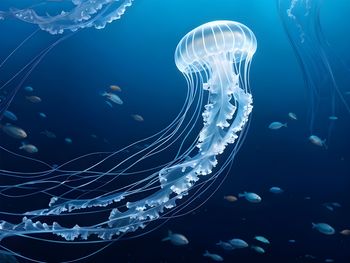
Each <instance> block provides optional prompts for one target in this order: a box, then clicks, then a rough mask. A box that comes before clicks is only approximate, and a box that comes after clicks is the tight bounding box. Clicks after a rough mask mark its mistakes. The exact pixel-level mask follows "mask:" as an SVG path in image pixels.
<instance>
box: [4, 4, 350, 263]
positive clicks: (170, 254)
mask: <svg viewBox="0 0 350 263" xmlns="http://www.w3.org/2000/svg"><path fill="white" fill-rule="evenodd" d="M5 2H6V1H5ZM324 2H325V3H324V6H323V9H322V12H321V21H322V25H323V27H324V30H325V33H326V35H327V37H328V39H329V42H330V43H331V45H332V46H333V47H334V48H335V51H336V53H337V54H338V55H339V56H341V57H342V59H343V60H344V61H347V62H348V63H350V53H349V52H348V46H349V44H350V36H349V32H350V24H349V23H348V22H347V21H348V17H349V15H350V11H349V10H350V2H349V1H347V0H338V1H330V0H328V1H324ZM7 4H8V3H7ZM1 5H2V3H0V7H2V6H1ZM4 5H5V6H7V5H6V3H5V4H4ZM0 9H2V8H0ZM219 19H220V20H221V19H227V20H236V21H239V22H241V23H243V24H245V25H247V26H248V27H249V28H251V29H252V31H253V32H254V33H255V35H256V38H257V40H258V50H257V53H256V54H255V56H254V59H253V63H252V68H251V86H252V92H253V97H254V113H253V116H252V123H251V127H250V130H249V134H248V137H247V140H246V141H245V143H244V145H243V147H242V149H241V151H240V152H239V154H238V156H237V157H236V159H235V161H234V164H233V167H232V170H231V171H230V176H229V177H228V179H227V180H226V181H225V183H224V185H223V186H222V187H221V188H220V189H219V191H218V192H217V193H216V194H215V195H214V196H213V197H212V198H211V199H210V200H209V201H208V202H207V203H206V204H205V205H204V206H203V207H201V208H200V209H199V210H198V211H197V212H196V213H195V214H191V215H188V216H185V217H182V218H178V219H174V220H172V221H170V222H168V224H167V225H166V226H164V227H162V228H160V229H159V230H157V231H155V232H154V233H152V234H150V235H148V236H145V237H140V238H138V239H135V240H131V241H125V242H124V241H123V242H118V243H115V244H113V245H112V246H111V247H110V248H108V249H106V250H105V251H104V252H102V253H100V254H98V255H96V256H94V257H93V258H91V259H90V262H207V261H208V259H206V258H203V257H202V253H203V252H204V250H206V249H208V250H209V251H211V252H216V253H219V254H221V255H223V256H224V258H225V261H226V262H230V261H232V262H307V259H304V258H300V257H303V256H304V255H305V254H312V255H314V256H316V257H317V259H316V260H314V262H323V261H324V259H325V258H333V259H335V260H336V262H348V261H349V260H350V252H349V251H350V250H349V248H350V240H349V237H344V236H341V235H339V234H336V235H334V236H330V237H328V236H324V235H322V234H320V233H318V232H316V231H314V230H312V229H311V222H327V223H329V224H331V225H332V226H334V227H335V229H336V231H337V232H339V231H340V230H342V229H344V228H350V213H349V209H350V191H349V188H350V177H349V176H350V172H349V171H350V169H349V168H350V162H349V160H350V152H349V146H350V143H349V142H350V140H349V128H350V125H349V116H348V115H347V114H346V112H345V111H344V110H343V108H342V107H341V105H339V107H338V115H337V116H338V117H339V120H338V121H337V125H336V127H335V129H334V131H333V136H332V139H331V141H330V142H328V144H329V149H328V150H325V149H322V148H318V147H316V146H314V145H312V144H310V143H309V142H308V140H307V137H308V136H309V135H310V134H308V122H307V109H308V103H309V98H308V96H307V94H308V93H307V91H306V90H305V87H304V85H303V81H302V76H301V71H300V69H299V65H298V64H297V61H296V59H295V56H294V53H293V50H292V49H291V47H290V44H289V42H288V39H287V37H286V35H285V33H284V31H283V28H282V25H281V22H280V20H279V16H278V12H277V8H276V1H274V0H263V1H262V0H235V1H232V0H215V1H209V0H208V1H207V0H200V1H199V0H191V1H190V0H176V1H170V0H168V1H164V0H150V1H145V0H135V3H134V6H132V7H131V8H129V9H128V11H127V13H126V14H125V16H123V18H122V19H121V20H119V21H116V22H114V23H112V24H110V25H108V26H107V27H106V28H105V29H103V30H95V29H87V30H82V31H80V32H79V33H77V34H75V35H73V36H72V37H71V38H69V39H68V40H66V41H65V42H63V43H62V44H60V45H59V46H58V47H56V48H55V49H54V50H53V51H52V52H51V53H50V54H49V55H48V56H47V57H46V58H45V59H44V60H43V61H42V63H41V64H40V65H39V67H38V68H37V69H36V70H35V71H34V72H33V74H32V75H31V76H30V78H29V79H28V81H27V82H26V84H27V85H31V86H33V87H34V89H35V94H36V95H39V96H40V97H41V98H43V102H42V103H41V104H38V105H32V104H30V103H29V102H28V101H26V100H25V99H24V97H25V95H26V93H25V92H24V91H23V90H22V91H20V92H19V94H18V96H17V97H16V99H15V101H14V103H13V105H12V106H11V108H10V109H11V110H12V111H14V112H16V113H17V115H18V117H19V122H18V123H17V124H18V125H19V126H21V127H23V128H25V129H26V130H27V131H28V133H29V140H30V142H32V143H34V144H35V145H37V146H38V147H39V153H38V154H37V156H36V157H38V158H41V159H43V160H46V161H48V162H50V163H60V162H63V161H66V160H69V159H71V158H73V157H75V156H77V155H80V154H83V153H88V152H92V151H98V150H114V149H117V148H119V147H120V146H123V145H127V144H128V143H130V142H133V141H135V140H136V139H140V138H143V137H145V136H148V135H151V134H153V133H154V132H156V131H158V130H160V129H161V128H163V127H165V126H166V125H167V124H168V123H170V122H171V120H172V119H173V118H174V117H175V116H176V114H177V113H178V111H179V110H180V107H181V105H182V103H183V100H184V98H185V93H186V87H185V85H186V83H185V80H184V78H183V77H182V75H181V74H180V73H179V72H178V70H177V69H176V66H175V64H174V59H173V54H174V50H175V47H176V45H177V43H178V41H179V40H180V39H181V38H182V36H183V35H184V34H186V33H187V32H188V31H189V30H191V29H193V28H194V27H196V26H198V25H200V24H202V23H205V22H208V21H212V20H219ZM33 30H35V26H32V25H27V24H24V23H21V22H17V21H12V20H9V21H2V22H1V23H0V41H1V42H0V58H1V59H2V58H4V57H5V56H6V55H7V54H9V52H10V51H11V50H12V49H13V48H14V47H15V46H16V45H18V43H19V42H20V41H21V40H22V39H24V37H25V36H27V35H28V34H29V33H30V32H32V31H33ZM54 39H55V37H52V36H48V35H47V34H46V33H45V32H40V33H39V34H38V35H37V36H36V37H35V38H34V39H33V40H32V41H31V42H30V44H29V45H28V46H26V47H24V49H23V50H22V51H21V52H20V53H19V55H18V56H15V57H14V60H13V61H10V62H9V64H8V65H7V68H4V69H3V72H1V71H0V73H2V74H3V76H5V75H6V74H8V73H9V72H14V71H16V70H18V69H19V67H20V66H19V65H23V61H25V59H26V58H30V57H31V56H33V55H34V54H35V53H36V52H38V50H39V49H38V47H44V46H46V45H48V44H49V43H51V42H52V41H53V40H54ZM0 78H3V77H1V75H0ZM1 81H3V79H1ZM111 84H117V85H119V86H120V87H121V88H122V89H123V91H122V93H121V94H120V96H121V98H122V99H123V100H124V102H125V103H124V105H123V106H120V107H117V106H116V107H115V108H114V109H110V108H109V107H108V106H106V105H105V103H104V101H103V99H102V97H100V96H99V92H101V91H103V90H105V89H106V88H108V86H109V85H111ZM340 86H341V87H342V89H343V91H347V90H350V83H349V82H346V81H344V82H343V83H340ZM349 98H350V96H348V97H347V98H346V99H347V101H348V102H349ZM39 111H42V112H45V113H46V114H47V115H48V119H47V120H43V119H40V118H39V117H38V114H37V113H38V112H39ZM290 111H292V112H295V113H296V114H297V115H298V117H299V120H298V121H297V122H291V121H289V127H288V128H287V129H281V130H278V131H271V130H269V129H268V128H267V126H268V124H269V123H270V122H271V121H276V120H278V121H282V122H284V121H287V120H288V118H287V117H288V116H287V114H288V112H290ZM134 113H139V114H141V115H142V116H144V118H145V122H143V123H137V122H135V121H134V120H133V119H132V118H131V117H130V114H134ZM327 125H328V120H327V119H325V120H324V122H323V121H322V122H321V123H319V130H318V132H319V136H320V137H324V136H326V133H327V128H326V126H327ZM44 129H48V130H50V131H54V132H55V133H56V134H57V136H58V138H57V139H56V140H49V139H47V138H45V137H43V136H42V135H40V134H39V132H40V131H42V130H44ZM90 134H96V135H98V139H97V140H93V139H92V138H91V137H90ZM66 136H67V137H71V138H72V139H73V144H72V145H66V144H64V142H63V139H64V137H66ZM104 138H106V139H107V140H108V143H104V142H103V139H104ZM0 142H1V144H2V145H5V146H6V147H8V148H10V149H12V150H15V151H17V148H18V146H19V143H18V141H15V140H13V139H11V138H9V137H7V136H6V135H4V134H3V133H1V134H0ZM0 158H1V159H0V164H1V165H2V166H3V167H7V166H11V165H16V160H15V159H13V158H12V157H11V158H10V157H8V156H7V155H5V154H4V153H1V155H0ZM160 158H161V159H162V160H163V161H167V157H166V156H161V157H160ZM23 169H30V167H23ZM274 185H278V186H280V187H282V188H283V189H285V193H284V194H283V195H281V196H273V195H271V194H270V193H269V192H268V189H269V188H270V187H271V186H274ZM242 191H253V192H256V193H258V194H260V195H261V196H262V198H263V202H262V203H261V204H258V205H254V204H250V203H247V202H245V201H244V200H239V201H238V202H236V203H233V204H231V203H228V202H226V201H225V200H223V196H224V195H227V194H235V195H237V194H238V193H239V192H242ZM306 196H309V197H311V199H310V200H305V197H306ZM329 201H337V202H339V203H341V204H342V208H339V209H337V210H336V211H334V212H330V211H328V210H327V209H325V208H324V207H323V206H322V205H321V204H322V203H324V202H329ZM168 229H171V230H173V231H175V232H179V233H183V234H185V235H186V236H187V237H188V239H189V240H190V244H189V245H188V246H186V247H174V246H172V245H170V244H168V243H162V242H160V240H161V239H162V238H163V237H164V236H165V235H166V233H167V230H168ZM255 235H264V236H266V237H268V238H269V239H270V240H271V243H272V244H271V246H270V247H269V248H268V249H267V252H266V254H265V255H258V254H256V253H255V252H254V251H252V250H251V249H245V250H242V251H234V252H231V253H225V252H223V251H221V250H220V249H219V248H217V247H216V246H215V243H216V242H217V241H218V240H227V239H230V238H234V237H240V238H243V239H245V240H246V241H247V242H249V243H254V242H253V239H252V238H253V237H254V236H255ZM289 239H295V240H296V241H297V242H296V244H290V243H288V242H287V241H288V240H289ZM12 242H18V243H16V244H18V247H20V248H21V249H24V250H27V251H28V250H31V249H30V246H31V245H30V243H28V241H23V240H22V241H18V240H15V241H12ZM255 244H256V242H255ZM12 245H13V243H12ZM47 246H48V247H47V249H42V250H40V251H38V250H37V251H34V252H33V251H31V255H36V256H39V257H40V258H44V259H47V260H49V262H55V261H56V260H57V257H56V256H52V255H50V254H51V251H52V249H53V248H52V247H51V246H49V245H47ZM74 249H79V250H80V249H81V248H79V247H78V246H73V247H70V248H64V250H63V252H65V251H68V252H66V253H72V254H74V251H73V250H74ZM55 253H57V251H55ZM58 253H59V254H62V253H60V252H58ZM52 254H54V253H52ZM42 256H43V257H42Z"/></svg>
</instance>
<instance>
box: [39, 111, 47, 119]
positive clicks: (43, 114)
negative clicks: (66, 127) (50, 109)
mask: <svg viewBox="0 0 350 263" xmlns="http://www.w3.org/2000/svg"><path fill="white" fill-rule="evenodd" d="M39 116H40V117H41V118H44V119H45V118H47V116H46V114H45V113H43V112H39Z"/></svg>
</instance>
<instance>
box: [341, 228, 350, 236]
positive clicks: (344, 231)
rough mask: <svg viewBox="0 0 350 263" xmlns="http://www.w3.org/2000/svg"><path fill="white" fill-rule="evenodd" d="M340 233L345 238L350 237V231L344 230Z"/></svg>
mask: <svg viewBox="0 0 350 263" xmlns="http://www.w3.org/2000/svg"><path fill="white" fill-rule="evenodd" d="M339 233H340V234H342V235H343V236H350V229H343V230H342V231H340V232H339Z"/></svg>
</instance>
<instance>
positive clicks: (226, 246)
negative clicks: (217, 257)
mask: <svg viewBox="0 0 350 263" xmlns="http://www.w3.org/2000/svg"><path fill="white" fill-rule="evenodd" d="M216 245H217V246H219V247H221V248H222V249H224V250H233V249H235V248H234V247H233V246H232V245H231V243H230V242H224V241H221V240H220V241H219V242H218V243H216Z"/></svg>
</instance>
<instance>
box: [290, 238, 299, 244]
mask: <svg viewBox="0 0 350 263" xmlns="http://www.w3.org/2000/svg"><path fill="white" fill-rule="evenodd" d="M288 242H289V243H292V244H293V243H296V242H297V241H296V240H295V239H289V240H288Z"/></svg>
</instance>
